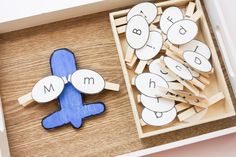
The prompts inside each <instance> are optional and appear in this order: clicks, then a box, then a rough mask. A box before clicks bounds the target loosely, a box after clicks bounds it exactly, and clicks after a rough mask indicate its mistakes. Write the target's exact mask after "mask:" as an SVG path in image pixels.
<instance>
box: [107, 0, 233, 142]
mask: <svg viewBox="0 0 236 157" xmlns="http://www.w3.org/2000/svg"><path fill="white" fill-rule="evenodd" d="M190 1H191V0H173V1H165V2H160V3H156V5H157V6H158V7H162V9H163V10H164V9H165V8H167V7H170V6H177V7H179V8H181V9H182V10H183V11H185V8H186V6H187V5H188V3H189V2H190ZM195 3H196V9H197V10H198V9H200V10H202V9H203V8H202V4H201V2H200V0H195ZM128 11H129V9H126V10H121V11H117V12H112V13H110V22H111V25H112V30H113V35H114V38H115V42H116V46H117V50H118V54H119V59H120V64H121V66H122V70H123V75H124V78H125V82H126V86H127V90H128V94H129V98H130V103H131V106H132V110H133V115H134V119H135V123H136V127H137V131H138V134H139V137H140V138H145V137H149V136H153V135H158V134H162V133H167V132H170V131H174V130H178V129H182V128H187V127H191V126H196V125H199V124H203V123H208V122H212V121H216V120H219V119H224V118H227V117H231V116H234V115H235V110H234V105H233V102H232V99H231V96H230V93H229V89H228V87H227V84H226V80H225V78H224V74H223V71H222V67H221V65H220V62H219V58H218V55H217V52H216V48H215V46H214V43H213V40H212V36H211V33H210V30H209V26H208V23H207V20H206V17H205V15H203V16H202V17H201V18H200V20H199V21H198V27H199V32H198V35H197V39H199V40H202V41H204V42H205V43H206V44H207V45H208V46H209V47H210V49H211V52H212V57H211V63H212V65H213V67H214V68H215V72H214V74H213V75H212V76H211V77H210V82H211V83H210V85H209V86H207V87H206V89H205V90H204V91H203V92H202V93H204V94H205V95H207V96H208V97H210V96H212V95H214V94H216V93H217V92H219V91H221V92H223V93H224V95H225V99H224V100H222V101H219V102H218V103H217V104H215V105H213V106H211V107H210V108H209V109H208V112H207V114H206V115H205V117H204V118H203V119H202V120H200V121H198V122H197V123H184V122H178V121H177V120H176V121H174V122H172V123H171V124H168V125H165V126H162V127H154V126H150V125H145V126H142V125H141V123H140V119H141V112H142V109H143V107H142V105H141V104H139V103H138V102H137V95H138V94H139V92H138V91H137V89H136V87H135V86H132V85H131V79H132V78H133V76H134V75H135V73H134V70H130V69H128V68H127V66H126V63H125V60H124V56H125V53H126V48H127V41H126V37H125V33H119V31H120V30H122V29H123V30H124V28H125V26H124V25H123V26H116V23H115V20H116V19H118V18H121V17H125V16H126V15H127V13H128ZM122 27H123V28H122Z"/></svg>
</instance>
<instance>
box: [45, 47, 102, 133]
mask: <svg viewBox="0 0 236 157" xmlns="http://www.w3.org/2000/svg"><path fill="white" fill-rule="evenodd" d="M50 65H51V72H52V75H54V76H58V77H66V78H67V79H68V76H69V75H72V74H73V73H74V72H75V71H76V70H77V69H76V59H75V56H74V54H73V52H71V51H70V50H68V49H66V48H63V49H58V50H55V51H54V52H53V54H52V55H51V58H50ZM58 105H59V108H60V109H59V110H58V111H56V112H54V113H52V114H50V115H48V116H47V117H45V118H44V119H43V120H42V126H43V127H44V128H45V129H53V128H56V127H60V126H63V125H66V124H69V123H70V124H71V125H72V126H73V127H74V128H80V127H81V126H82V122H83V119H85V118H88V117H90V116H94V115H98V114H101V113H103V112H104V111H105V105H104V104H103V103H102V102H95V103H91V104H84V102H83V99H82V96H81V93H80V92H79V91H78V90H76V89H75V87H74V86H73V85H72V84H71V83H70V82H69V83H67V84H66V85H65V87H64V89H63V92H62V93H61V94H60V96H59V98H58Z"/></svg>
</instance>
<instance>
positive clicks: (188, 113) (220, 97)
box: [177, 92, 225, 122]
mask: <svg viewBox="0 0 236 157" xmlns="http://www.w3.org/2000/svg"><path fill="white" fill-rule="evenodd" d="M224 98H225V96H224V94H223V93H222V92H219V93H216V94H215V95H213V96H212V97H210V98H209V99H208V100H207V106H206V108H201V107H199V106H193V107H191V108H189V109H188V110H186V111H184V112H181V113H180V114H178V118H179V120H180V121H185V120H187V119H188V118H190V117H193V116H195V117H196V118H197V119H199V116H198V114H199V115H202V114H201V113H200V112H202V111H203V110H207V108H209V107H210V106H212V105H214V104H216V103H217V102H219V101H221V100H223V99H224ZM186 105H187V104H186ZM177 108H178V109H179V108H180V109H181V108H183V105H182V104H181V105H180V107H177ZM202 116H204V114H203V115H202ZM187 121H188V122H192V121H195V118H194V117H193V118H191V120H187Z"/></svg>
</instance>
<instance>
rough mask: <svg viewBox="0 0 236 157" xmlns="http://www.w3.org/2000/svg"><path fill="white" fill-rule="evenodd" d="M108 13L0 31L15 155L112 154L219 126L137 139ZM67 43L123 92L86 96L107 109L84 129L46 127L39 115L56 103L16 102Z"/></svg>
mask: <svg viewBox="0 0 236 157" xmlns="http://www.w3.org/2000/svg"><path fill="white" fill-rule="evenodd" d="M108 14H109V12H102V13H98V14H93V15H88V16H85V17H79V18H74V19H69V20H65V21H61V22H56V23H52V24H47V25H43V26H38V27H34V28H30V29H25V30H21V31H16V32H11V33H6V34H2V35H0V95H1V97H2V101H3V108H4V115H5V120H6V127H7V133H8V139H9V144H10V151H11V155H12V156H13V157H16V156H17V157H18V156H19V157H21V156H22V157H26V156H52V157H53V156H57V157H59V156H70V157H73V156H114V155H118V154H124V153H127V152H131V151H135V150H139V149H143V148H148V147H152V146H156V145H160V144H164V143H168V142H172V141H176V140H180V139H183V138H187V137H191V136H194V135H199V134H203V133H205V132H208V131H206V128H208V130H210V129H211V128H212V126H214V125H216V123H214V122H213V123H210V124H207V125H201V127H199V126H197V127H193V128H188V129H182V130H180V131H175V132H170V133H167V134H162V135H159V136H155V137H151V138H147V139H143V140H141V139H139V138H138V134H137V132H136V128H135V124H134V119H133V114H132V110H131V106H130V103H129V99H128V95H127V90H126V87H125V83H124V79H123V74H122V70H121V67H120V63H119V59H118V54H117V50H116V46H115V42H114V39H113V35H112V31H111V27H110V21H109V18H108V17H109V16H108ZM64 47H66V48H68V49H70V50H72V51H73V52H74V53H75V55H76V58H77V61H78V67H80V68H88V69H94V70H96V71H98V72H99V73H100V74H102V75H103V76H104V78H105V79H106V80H107V81H111V82H114V83H119V84H120V85H121V88H120V92H108V91H105V92H103V93H100V94H97V95H93V96H87V95H86V96H85V102H95V101H103V102H104V103H105V104H106V108H107V110H106V112H105V113H104V114H102V115H100V116H96V117H94V118H90V119H87V120H85V123H84V125H83V127H82V128H81V129H78V130H76V129H73V128H72V127H71V126H70V125H67V126H64V127H61V128H58V129H55V130H53V131H47V130H44V129H43V128H42V126H41V119H42V118H43V117H45V116H47V115H48V114H50V113H52V112H54V111H56V110H57V109H58V106H57V102H56V101H54V102H51V103H47V104H36V103H35V104H32V105H31V106H29V107H27V108H23V107H21V106H19V105H18V104H17V98H18V97H20V96H22V95H24V94H26V93H28V92H29V91H30V90H31V88H32V86H33V85H34V83H35V82H37V81H38V80H39V79H40V78H42V77H45V76H48V75H49V74H50V68H49V57H50V54H51V53H52V52H53V50H54V49H58V48H64ZM226 76H227V75H226ZM227 79H228V78H227ZM220 124H224V120H221V121H220V122H217V127H214V130H217V129H222V128H223V127H222V125H220ZM232 125H233V124H232ZM212 131H213V130H212Z"/></svg>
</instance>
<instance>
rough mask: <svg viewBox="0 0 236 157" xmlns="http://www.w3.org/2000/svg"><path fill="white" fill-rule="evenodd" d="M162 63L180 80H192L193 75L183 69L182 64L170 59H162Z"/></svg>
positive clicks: (186, 69) (185, 68)
mask: <svg viewBox="0 0 236 157" xmlns="http://www.w3.org/2000/svg"><path fill="white" fill-rule="evenodd" d="M164 63H165V65H166V66H167V67H168V68H169V69H170V70H171V71H172V72H174V73H175V74H176V75H177V76H179V77H180V78H182V79H184V80H192V79H193V75H192V74H191V72H190V71H189V70H188V68H187V67H185V66H184V65H183V64H181V63H179V62H177V61H176V60H174V59H172V58H170V57H164Z"/></svg>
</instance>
